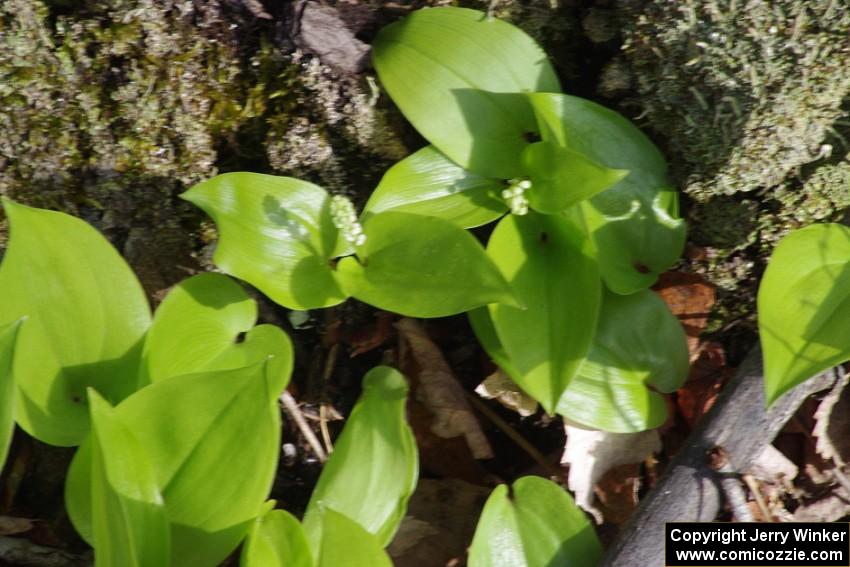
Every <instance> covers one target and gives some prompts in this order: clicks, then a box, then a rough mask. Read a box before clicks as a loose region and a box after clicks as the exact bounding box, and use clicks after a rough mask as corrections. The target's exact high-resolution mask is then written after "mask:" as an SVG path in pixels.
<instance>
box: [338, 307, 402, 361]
mask: <svg viewBox="0 0 850 567" xmlns="http://www.w3.org/2000/svg"><path fill="white" fill-rule="evenodd" d="M375 319H376V320H375V324H374V325H369V326H368V327H366V328H365V329H358V330H357V331H354V332H352V333H351V334H350V336H349V337H348V344H349V345H351V347H352V350H351V354H350V356H351V358H354V357H355V356H359V355H361V354H364V353H367V352H369V351H371V350H374V349H376V348H378V347H379V346H381V345H383V344H384V343H385V342H387V341H388V340H389V339H390V337H392V335H393V315H392V313H387V312H386V311H379V312H378V313H377V315H375Z"/></svg>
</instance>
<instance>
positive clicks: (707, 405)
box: [676, 341, 731, 428]
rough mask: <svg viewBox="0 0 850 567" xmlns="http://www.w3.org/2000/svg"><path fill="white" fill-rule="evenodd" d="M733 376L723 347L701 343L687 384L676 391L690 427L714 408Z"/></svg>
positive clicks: (708, 342) (682, 412) (680, 408)
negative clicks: (730, 376) (722, 390)
mask: <svg viewBox="0 0 850 567" xmlns="http://www.w3.org/2000/svg"><path fill="white" fill-rule="evenodd" d="M730 374H731V370H730V369H729V368H728V367H727V366H726V356H725V354H724V352H723V347H722V346H721V345H720V344H718V343H715V342H713V341H706V342H704V343H702V344H701V345H700V349H699V353H698V354H697V359H696V360H694V361H691V369H690V372H689V373H688V379H687V381H686V382H685V384H684V385H683V386H682V387H681V388H679V390H677V391H676V406H677V407H678V409H679V413H680V414H681V415H682V417H683V418H684V419H685V421H686V422H687V423H688V425H689V426H690V427H691V428H693V427H694V425H695V424H696V422H697V421H699V419H700V418H701V417H702V416H703V415H705V414H706V413H707V412H708V410H710V409H711V406H712V405H714V401H715V400H716V399H717V395H718V394H719V393H720V390H721V389H722V387H723V384H724V383H725V382H726V380H727V378H728V377H729V375H730Z"/></svg>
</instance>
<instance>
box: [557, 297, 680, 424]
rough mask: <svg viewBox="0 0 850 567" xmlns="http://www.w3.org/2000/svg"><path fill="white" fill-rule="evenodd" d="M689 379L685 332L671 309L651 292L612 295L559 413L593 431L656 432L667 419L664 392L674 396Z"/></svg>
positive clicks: (606, 299) (604, 303) (607, 300)
mask: <svg viewBox="0 0 850 567" xmlns="http://www.w3.org/2000/svg"><path fill="white" fill-rule="evenodd" d="M687 376H688V345H687V342H686V340H685V332H684V330H683V329H682V325H681V324H680V323H679V320H678V319H676V317H675V316H674V315H673V314H672V313H670V310H669V309H668V308H667V305H666V304H665V303H664V302H663V301H662V300H661V299H660V298H659V297H658V296H657V295H655V294H654V293H653V292H651V291H648V290H643V291H639V292H637V293H634V294H632V295H617V294H615V293H611V292H607V293H605V295H604V297H603V300H602V309H601V310H600V312H599V325H598V327H597V329H596V336H595V337H594V339H593V346H592V347H591V349H590V354H588V356H587V360H585V361H584V364H582V366H581V368H579V371H578V374H576V377H575V378H574V379H573V381H572V382H570V385H569V386H568V387H567V391H566V392H565V393H564V395H563V397H561V400H560V401H559V402H558V408H557V411H558V413H559V414H561V415H563V416H565V417H568V418H569V419H570V421H573V422H577V423H579V424H581V425H584V426H586V427H589V428H592V429H601V430H603V431H611V432H618V433H631V432H637V431H644V430H647V429H652V428H654V427H659V426H660V425H662V424H663V423H664V421H665V420H666V419H667V403H666V402H665V400H664V397H663V396H662V395H661V394H659V392H664V393H669V392H673V391H674V390H676V389H678V388H679V387H681V385H682V384H683V383H684V381H685V379H686V378H687Z"/></svg>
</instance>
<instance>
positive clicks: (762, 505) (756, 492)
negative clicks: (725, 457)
mask: <svg viewBox="0 0 850 567" xmlns="http://www.w3.org/2000/svg"><path fill="white" fill-rule="evenodd" d="M741 478H742V479H743V481H744V482H745V483H746V484H747V488H749V489H750V492H752V493H753V498H755V499H756V504H758V507H759V510H761V515H762V516H764V521H765V522H772V521H773V514H771V513H770V508H768V507H767V502H766V501H765V499H764V495H763V494H762V493H761V487H759V484H758V482H756V479H755V478H753V475H751V474H745V475H741Z"/></svg>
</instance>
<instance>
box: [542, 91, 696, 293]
mask: <svg viewBox="0 0 850 567" xmlns="http://www.w3.org/2000/svg"><path fill="white" fill-rule="evenodd" d="M529 98H530V100H531V104H532V106H533V107H534V111H535V112H536V113H537V118H538V121H539V123H540V129H541V132H542V135H543V139H544V140H546V141H551V142H556V143H558V144H560V145H561V146H563V147H565V148H568V149H570V150H573V151H575V152H578V153H580V154H583V155H585V156H586V157H587V158H589V159H591V160H593V161H594V162H596V163H598V164H600V165H604V166H606V167H609V168H614V169H623V170H628V171H629V174H628V175H627V176H626V177H624V178H623V179H622V181H620V182H619V183H617V184H616V185H614V186H613V187H611V188H610V189H608V190H606V191H603V192H601V193H599V194H597V195H595V196H594V197H591V198H590V199H589V200H587V201H584V202H582V203H581V205H580V207H581V209H582V211H583V213H584V215H585V218H586V219H587V223H588V228H589V229H590V231H591V234H592V235H593V239H594V242H595V243H596V248H597V249H598V250H599V267H600V270H601V272H602V277H603V278H604V279H605V283H606V284H607V285H608V288H609V289H611V290H612V291H614V292H615V293H620V294H629V293H633V292H635V291H638V290H640V289H644V288H647V287H649V286H650V285H652V283H653V282H654V281H655V280H656V278H657V277H658V274H660V273H661V272H663V271H664V270H666V269H667V268H669V267H670V265H671V264H672V263H673V262H675V261H676V259H677V258H678V257H679V255H680V254H681V253H682V249H683V247H684V244H685V224H684V221H683V220H681V219H679V218H676V217H677V215H678V207H677V204H676V200H677V197H676V194H675V192H674V191H673V190H672V189H671V187H670V184H669V181H668V180H667V165H666V163H665V161H664V158H663V157H662V155H661V153H660V152H659V151H658V149H657V148H656V147H655V146H654V145H653V144H652V142H650V141H649V139H648V138H647V137H646V136H645V135H644V134H643V133H642V132H641V131H640V130H639V129H638V128H637V127H636V126H635V125H634V124H632V123H631V122H629V121H628V120H626V119H625V118H623V117H622V116H621V115H620V114H617V113H616V112H614V111H613V110H609V109H607V108H605V107H603V106H600V105H598V104H596V103H594V102H591V101H589V100H585V99H582V98H578V97H574V96H568V95H562V94H547V93H535V94H532V95H529Z"/></svg>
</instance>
